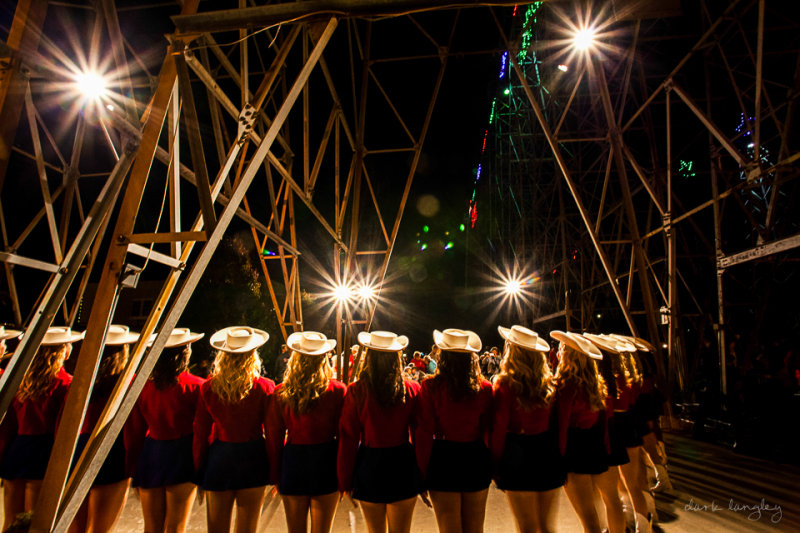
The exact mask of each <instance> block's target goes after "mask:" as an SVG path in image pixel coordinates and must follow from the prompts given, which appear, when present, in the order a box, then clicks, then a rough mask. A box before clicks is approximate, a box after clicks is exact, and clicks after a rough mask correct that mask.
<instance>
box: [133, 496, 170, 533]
mask: <svg viewBox="0 0 800 533" xmlns="http://www.w3.org/2000/svg"><path fill="white" fill-rule="evenodd" d="M139 501H140V502H141V503H142V516H144V533H158V532H159V531H164V521H165V520H166V517H167V495H166V492H165V491H164V488H163V487H159V488H157V489H139Z"/></svg>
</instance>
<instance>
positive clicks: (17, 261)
mask: <svg viewBox="0 0 800 533" xmlns="http://www.w3.org/2000/svg"><path fill="white" fill-rule="evenodd" d="M0 261H2V262H4V263H9V264H12V265H20V266H25V267H29V268H35V269H36V270H43V271H45V272H58V268H59V267H58V265H56V264H54V263H48V262H46V261H39V260H38V259H32V258H30V257H24V256H21V255H17V254H14V253H10V252H0Z"/></svg>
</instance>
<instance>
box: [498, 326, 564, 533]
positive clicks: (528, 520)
mask: <svg viewBox="0 0 800 533" xmlns="http://www.w3.org/2000/svg"><path fill="white" fill-rule="evenodd" d="M497 329H498V331H499V332H500V335H501V336H502V337H503V338H504V339H505V341H506V342H505V347H504V353H503V360H502V363H501V365H500V373H499V374H498V376H497V378H496V380H495V384H494V411H493V427H492V438H491V451H492V462H493V463H494V465H495V469H494V471H495V476H494V478H495V482H496V484H497V487H498V488H499V489H501V490H503V491H504V492H505V494H506V497H507V498H508V503H509V506H510V507H511V512H512V513H513V515H514V520H515V522H516V524H517V529H518V530H519V531H520V532H523V533H547V532H551V531H554V530H553V523H554V520H555V505H554V503H555V499H556V495H557V494H558V489H559V488H560V487H562V486H563V485H564V483H565V481H566V477H567V473H566V470H565V467H564V461H563V458H562V456H561V453H560V452H559V448H558V431H557V427H556V419H555V416H553V415H554V413H555V409H554V404H555V398H556V387H555V381H554V378H553V375H552V372H551V371H550V366H549V365H548V362H547V353H548V351H549V350H550V346H549V345H548V344H547V342H546V341H545V340H544V339H542V338H541V337H539V335H538V334H536V333H535V332H533V331H531V330H530V329H528V328H525V327H522V326H512V327H511V328H504V327H502V326H498V328H497Z"/></svg>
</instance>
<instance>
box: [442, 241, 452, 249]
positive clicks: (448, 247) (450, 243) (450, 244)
mask: <svg viewBox="0 0 800 533" xmlns="http://www.w3.org/2000/svg"><path fill="white" fill-rule="evenodd" d="M453 246H454V244H453V241H450V242H448V243H447V244H445V245H444V249H445V250H449V249H450V248H452V247H453Z"/></svg>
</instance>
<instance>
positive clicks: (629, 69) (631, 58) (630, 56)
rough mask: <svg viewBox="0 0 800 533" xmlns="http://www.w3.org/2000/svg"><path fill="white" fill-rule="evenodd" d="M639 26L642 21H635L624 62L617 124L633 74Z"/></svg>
mask: <svg viewBox="0 0 800 533" xmlns="http://www.w3.org/2000/svg"><path fill="white" fill-rule="evenodd" d="M641 25H642V20H641V19H636V23H635V25H634V26H635V27H634V30H633V42H632V43H631V46H630V48H629V52H628V58H627V61H626V62H625V74H624V79H623V81H622V88H621V89H620V96H619V101H618V102H617V122H616V123H617V124H619V123H621V122H622V114H623V113H624V112H625V101H626V100H627V97H628V93H629V92H630V89H631V73H632V72H633V62H634V59H635V57H636V47H637V46H638V43H639V29H640V27H641Z"/></svg>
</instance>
